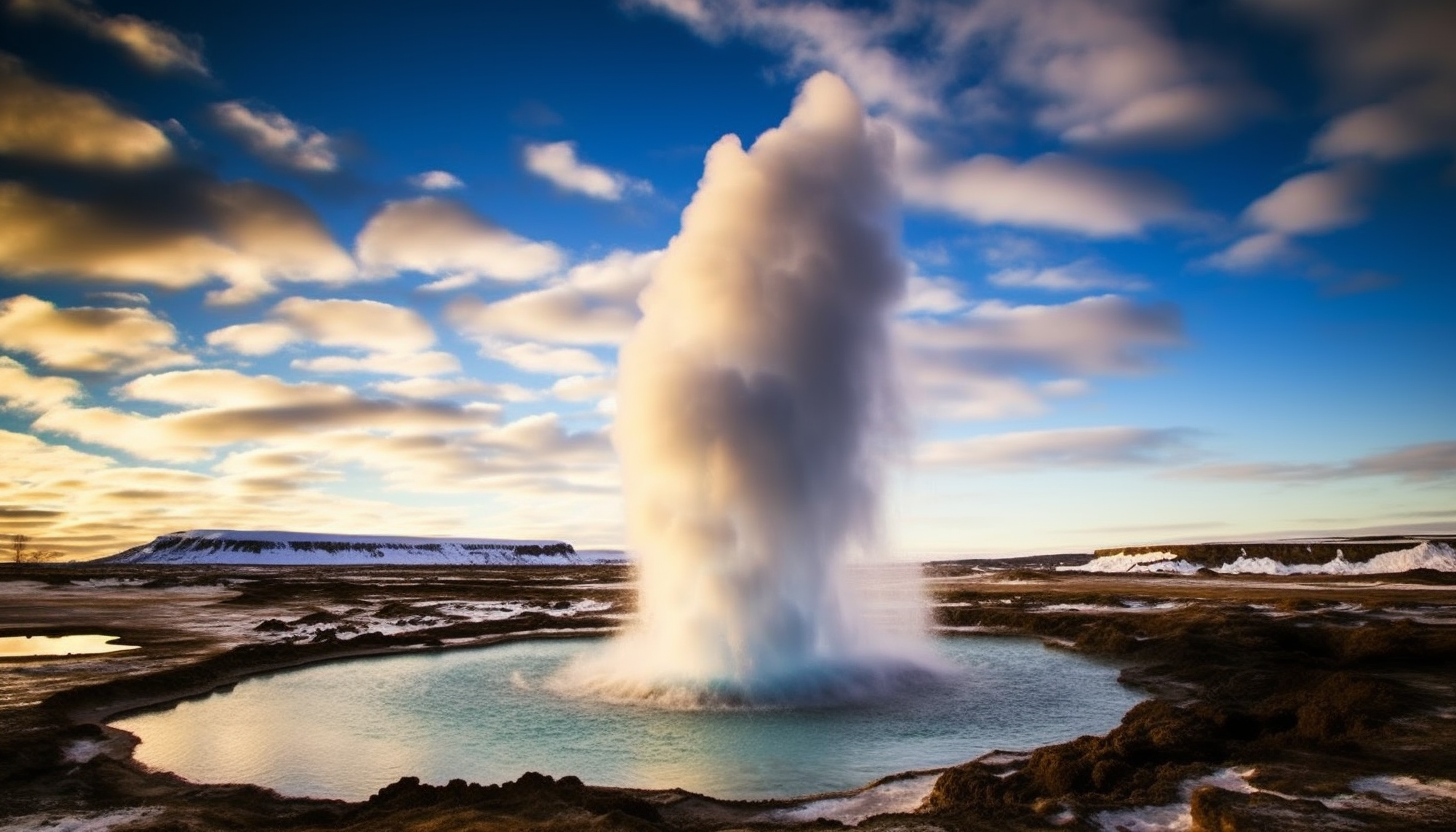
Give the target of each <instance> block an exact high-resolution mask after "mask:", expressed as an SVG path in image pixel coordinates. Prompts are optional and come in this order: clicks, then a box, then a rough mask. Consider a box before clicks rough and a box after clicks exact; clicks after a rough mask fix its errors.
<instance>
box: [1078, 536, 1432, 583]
mask: <svg viewBox="0 0 1456 832" xmlns="http://www.w3.org/2000/svg"><path fill="white" fill-rule="evenodd" d="M1199 568H1200V567H1199V566H1197V565H1196V564H1192V563H1189V562H1188V561H1186V560H1181V559H1179V558H1178V557H1177V556H1176V555H1174V554H1172V553H1171V552H1144V553H1141V554H1136V555H1125V554H1119V555H1105V556H1103V557H1100V558H1094V559H1093V560H1091V561H1089V562H1088V563H1087V564H1085V565H1083V566H1059V567H1057V570H1058V571H1061V572H1069V571H1075V572H1112V573H1127V572H1138V573H1144V572H1169V573H1177V574H1185V575H1186V574H1192V573H1194V572H1197V571H1198V570H1199ZM1412 569H1433V570H1436V571H1438V572H1456V549H1452V548H1451V546H1450V545H1449V544H1446V543H1440V542H1435V541H1426V542H1424V543H1421V544H1419V545H1417V546H1413V547H1411V548H1409V549H1401V550H1399V551H1395V552H1385V553H1383V554H1379V555H1376V556H1375V557H1373V558H1371V559H1370V560H1367V561H1361V562H1353V561H1348V560H1345V556H1344V553H1342V552H1337V553H1336V554H1335V557H1334V559H1333V560H1330V561H1327V562H1325V563H1284V562H1282V561H1278V560H1275V559H1274V558H1255V557H1249V556H1248V555H1247V554H1244V555H1241V556H1240V557H1239V558H1238V559H1236V560H1234V561H1233V562H1231V563H1226V564H1223V565H1222V566H1216V567H1213V568H1212V571H1213V572H1216V573H1218V574H1220V575H1385V574H1390V573H1395V572H1408V571H1410V570H1412Z"/></svg>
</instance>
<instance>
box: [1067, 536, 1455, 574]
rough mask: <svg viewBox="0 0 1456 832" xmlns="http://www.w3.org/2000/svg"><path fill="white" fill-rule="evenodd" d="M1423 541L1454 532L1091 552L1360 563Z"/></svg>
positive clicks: (1221, 560) (1216, 562) (1217, 561)
mask: <svg viewBox="0 0 1456 832" xmlns="http://www.w3.org/2000/svg"><path fill="white" fill-rule="evenodd" d="M1427 541H1431V542H1445V543H1448V544H1449V543H1456V536H1440V535H1436V536H1423V537H1342V538H1311V539H1308V540H1275V541H1261V542H1253V543H1163V544H1159V545H1156V546H1119V547H1117V548H1113V549H1098V550H1097V551H1095V552H1094V553H1093V556H1094V557H1099V558H1101V557H1107V556H1109V555H1143V554H1149V553H1153V552H1166V553H1167V554H1169V555H1172V556H1173V557H1175V558H1177V559H1179V560H1182V561H1186V562H1188V563H1191V564H1193V565H1195V566H1207V567H1215V566H1224V565H1227V564H1230V563H1233V562H1234V561H1236V560H1238V559H1239V558H1241V557H1242V558H1269V559H1270V560H1274V561H1278V562H1280V563H1284V564H1288V565H1291V566H1295V565H1314V564H1321V563H1328V562H1330V561H1332V560H1334V559H1335V558H1336V557H1339V556H1343V557H1344V559H1345V560H1346V561H1349V562H1350V563H1364V562H1366V561H1369V560H1370V559H1371V558H1373V557H1375V556H1376V555H1383V554H1385V553H1387V552H1399V551H1402V550H1405V549H1410V548H1413V547H1415V546H1419V545H1420V544H1421V543H1424V542H1427Z"/></svg>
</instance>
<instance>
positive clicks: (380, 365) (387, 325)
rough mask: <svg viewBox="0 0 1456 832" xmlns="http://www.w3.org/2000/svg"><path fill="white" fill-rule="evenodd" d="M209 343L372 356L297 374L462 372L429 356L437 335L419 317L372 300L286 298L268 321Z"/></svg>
mask: <svg viewBox="0 0 1456 832" xmlns="http://www.w3.org/2000/svg"><path fill="white" fill-rule="evenodd" d="M207 343H208V344H210V345H212V346H216V347H223V348H226V349H229V350H232V351H233V352H237V353H241V354H243V355H269V354H272V353H274V352H277V351H278V350H280V349H282V348H283V347H285V346H287V345H289V344H295V343H307V344H310V345H318V346H323V347H338V348H344V349H352V350H362V351H364V352H366V353H368V355H365V356H362V357H361V356H338V355H334V356H322V357H315V358H300V359H296V360H294V362H293V364H292V366H293V367H294V368H295V369H300V370H306V371H309V372H315V373H358V372H364V373H382V374H386V375H407V376H408V375H440V374H443V373H452V372H456V371H458V370H459V369H460V361H459V360H458V359H457V358H455V356H453V355H450V354H449V353H444V352H431V351H427V350H428V349H429V348H430V347H431V346H433V345H434V343H435V331H434V329H433V328H432V327H431V326H430V324H429V322H427V321H426V320H425V319H424V317H423V316H421V315H420V313H418V312H416V311H415V310H413V309H408V308H405V307H401V306H392V305H390V304H387V303H382V302H380V301H373V300H342V299H330V300H313V299H309V298H300V297H293V298H287V299H285V300H283V301H281V302H279V303H278V304H277V305H276V306H274V307H273V308H272V309H271V310H269V312H268V320H265V321H260V322H257V323H250V324H236V325H233V326H229V327H224V328H222V329H218V330H214V331H213V332H210V333H208V335H207Z"/></svg>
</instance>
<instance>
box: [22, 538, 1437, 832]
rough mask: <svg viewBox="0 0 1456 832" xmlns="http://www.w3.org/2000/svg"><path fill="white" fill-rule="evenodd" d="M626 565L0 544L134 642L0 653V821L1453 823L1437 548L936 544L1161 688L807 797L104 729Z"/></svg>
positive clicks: (407, 645)
mask: <svg viewBox="0 0 1456 832" xmlns="http://www.w3.org/2000/svg"><path fill="white" fill-rule="evenodd" d="M630 577H631V576H630V573H629V570H627V569H626V568H624V567H610V566H608V567H601V566H596V567H560V568H554V567H525V568H522V567H497V568H491V567H480V568H451V569H450V570H448V571H444V572H442V571H441V570H439V569H381V568H358V569H350V568H340V567H334V568H320V569H311V568H289V569H265V568H228V567H175V566H173V567H163V568H158V567H86V566H84V565H79V566H63V565H52V566H10V565H5V566H3V567H0V637H9V636H26V635H46V636H59V635H87V634H106V635H111V636H117V637H119V638H120V640H121V642H122V643H125V644H133V645H139V649H136V650H129V651H125V652H117V653H109V654H97V655H78V656H50V657H30V658H24V657H21V658H3V659H0V830H10V829H47V830H73V829H81V828H85V829H87V830H97V829H117V830H143V829H146V830H164V829H165V830H191V829H196V830H203V829H263V828H270V829H271V828H291V829H300V830H326V829H332V830H360V831H361V832H362V831H363V830H385V829H390V830H395V829H403V830H435V829H439V830H445V829H450V830H458V829H582V828H597V829H664V830H666V829H704V830H707V829H729V828H734V829H737V828H764V829H770V828H772V829H783V828H792V827H795V826H803V825H809V826H812V825H814V824H816V823H817V824H818V825H819V826H821V827H831V826H836V825H838V824H840V823H858V824H859V826H860V828H863V829H923V830H933V829H944V830H956V829H967V830H992V829H995V830H1019V829H1049V828H1062V829H1097V830H1117V829H1127V830H1132V831H1133V832H1144V831H1145V830H1178V829H1191V830H1230V831H1232V830H1241V829H1259V830H1278V829H1298V830H1302V829H1351V830H1360V829H1369V830H1386V829H1391V830H1394V829H1431V830H1436V829H1452V828H1456V581H1453V580H1452V578H1451V576H1446V575H1441V574H1436V573H1407V574H1405V575H1400V576H1390V577H1388V578H1380V579H1376V578H1369V577H1362V578H1358V579H1339V578H1310V577H1298V578H1269V577H1258V576H1228V577H1214V576H1204V575H1196V576H1187V577H1164V576H1140V575H1078V574H1074V573H1065V572H1063V573H1056V572H1047V571H1042V570H1018V569H999V570H996V571H982V570H981V569H979V568H977V567H976V566H974V565H965V564H955V565H940V566H932V567H929V568H927V587H928V590H929V592H930V594H931V595H932V598H933V603H934V604H935V605H936V606H935V611H936V614H935V621H936V626H937V627H939V628H942V629H943V630H945V631H949V632H959V633H965V634H970V635H974V634H976V633H982V632H987V633H998V634H1000V633H1012V634H1025V635H1031V636H1035V637H1038V638H1041V639H1043V640H1044V641H1045V642H1046V643H1048V644H1049V645H1052V646H1053V647H1054V648H1056V649H1066V650H1074V651H1079V652H1082V653H1085V654H1088V655H1093V656H1099V657H1102V658H1105V659H1106V660H1108V661H1112V662H1115V663H1117V664H1118V665H1119V666H1121V667H1123V668H1124V670H1123V679H1124V681H1125V682H1127V683H1129V684H1133V685H1136V686H1138V687H1139V688H1141V689H1143V690H1145V691H1147V692H1148V693H1149V694H1151V695H1152V697H1153V699H1152V700H1151V701H1149V702H1145V703H1143V704H1141V705H1139V706H1137V707H1136V708H1134V709H1133V710H1132V711H1131V712H1129V714H1128V715H1127V716H1126V717H1125V718H1124V720H1123V723H1122V725H1121V726H1120V727H1119V728H1117V729H1115V730H1113V731H1112V732H1110V733H1109V734H1107V735H1105V736H1102V737H1084V738H1081V739H1079V740H1076V741H1073V742H1071V743H1065V744H1062V745H1057V746H1049V747H1045V748H1041V749H1008V750H1007V752H1006V753H1001V754H993V755H989V756H987V757H985V758H982V759H981V760H979V761H973V762H968V763H967V764H966V765H963V766H957V767H955V768H952V769H950V770H947V771H945V772H942V773H938V774H934V775H926V774H920V775H917V776H914V777H910V778H906V779H903V780H893V781H892V782H888V783H885V784H882V785H880V786H879V787H877V788H875V789H871V790H868V791H865V792H862V793H859V794H845V795H826V796H822V797H820V798H818V799H816V800H811V801H799V802H788V801H784V802H771V801H770V802H758V803H732V802H723V801H715V800H711V799H708V798H703V797H700V796H696V795H691V794H687V793H685V792H680V791H656V792H648V791H636V790H627V789H599V788H591V787H587V786H583V785H582V784H580V783H579V782H577V781H576V780H575V779H574V778H562V779H560V780H551V779H550V778H545V777H540V776H536V777H532V776H526V777H522V778H521V779H520V780H518V781H516V782H515V783H512V784H506V785H503V786H492V785H471V784H466V783H463V782H458V781H457V782H454V783H451V784H448V785H442V786H430V785H422V784H419V783H418V782H412V781H410V780H409V779H408V778H407V779H405V780H403V781H400V782H399V783H396V784H394V785H393V786H390V787H388V788H386V789H384V790H382V791H381V792H380V793H379V794H376V795H375V796H374V797H372V798H371V799H370V800H369V801H366V802H361V803H352V804H351V803H342V802H338V801H320V800H303V799H287V798H281V797H278V796H277V795H274V794H272V793H270V792H267V791H265V790H262V789H258V788H256V787H251V786H243V785H240V786H199V785H195V784H190V783H187V782H185V781H182V780H180V779H178V778H176V777H174V776H172V775H169V774H166V773H159V772H148V771H146V770H144V769H143V768H142V767H141V766H139V765H138V764H136V763H135V761H133V760H132V759H131V757H130V750H131V744H130V738H129V736H127V735H124V734H121V733H120V732H117V731H115V730H114V729H108V728H104V727H102V723H103V722H104V720H105V719H107V718H109V717H111V716H115V715H116V714H118V713H121V712H125V711H127V710H132V709H136V708H142V707H150V706H158V705H164V704H165V703H167V702H171V701H175V700H176V699H178V698H180V697H185V696H189V695H200V694H204V693H206V692H209V691H211V690H215V689H218V688H220V687H224V686H226V685H228V684H231V683H233V682H236V681H238V680H239V679H242V678H245V677H247V676H249V675H252V674H255V673H260V672H266V671H269V670H275V669H279V668H285V667H294V666H299V665H303V664H309V663H312V662H319V661H328V660H332V659H337V658H340V657H345V656H358V655H371V654H384V653H396V652H408V651H419V650H440V649H450V648H453V647H456V646H465V645H479V644H488V643H492V642H495V641H500V640H505V639H514V638H539V637H550V636H552V635H557V634H583V633H588V632H609V631H610V630H611V629H613V628H616V627H618V626H620V625H621V623H622V621H623V620H624V619H625V618H626V617H629V616H630V615H631V613H632V598H633V596H632V590H631V584H630ZM927 790H928V794H927ZM884 812H889V814H883V813H884ZM877 813H880V814H877ZM825 816H827V817H829V818H833V820H824V821H815V818H818V817H825ZM806 828H807V826H806Z"/></svg>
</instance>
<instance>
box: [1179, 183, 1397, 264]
mask: <svg viewBox="0 0 1456 832" xmlns="http://www.w3.org/2000/svg"><path fill="white" fill-rule="evenodd" d="M1369 186H1370V177H1369V176H1368V175H1367V174H1366V172H1364V171H1363V170H1360V169H1358V168H1354V167H1338V168H1329V169H1326V170H1317V171H1312V172H1310V173H1303V174H1300V175H1298V176H1295V177H1292V178H1290V179H1287V180H1285V181H1284V182H1283V183H1281V184H1280V185H1279V187H1277V188H1275V189H1274V190H1273V191H1271V192H1269V193H1268V194H1265V195H1264V196H1262V197H1260V198H1258V199H1256V200H1254V202H1253V203H1252V204H1250V205H1249V207H1248V208H1246V209H1244V213H1243V218H1242V219H1243V221H1244V223H1245V224H1247V225H1252V226H1254V227H1256V228H1259V229H1261V230H1260V232H1259V233H1256V234H1253V235H1251V236H1248V237H1245V238H1243V239H1242V240H1239V241H1237V242H1235V243H1233V244H1232V245H1230V246H1229V247H1228V248H1226V249H1224V250H1223V251H1221V252H1218V253H1216V254H1214V255H1212V256H1210V257H1207V258H1205V259H1204V260H1202V261H1201V263H1202V264H1204V265H1209V266H1213V267H1215V268H1221V269H1225V270H1229V271H1251V270H1254V269H1258V268H1262V267H1265V266H1269V265H1271V264H1274V263H1278V262H1281V261H1288V260H1291V259H1293V258H1294V256H1295V255H1296V254H1297V253H1298V249H1297V248H1296V247H1295V245H1294V243H1293V242H1292V240H1291V238H1292V237H1294V236H1297V235H1312V234H1325V233H1328V232H1330V231H1335V230H1338V229H1341V228H1347V227H1349V226H1352V225H1357V224H1359V223H1360V222H1361V221H1362V220H1363V219H1364V218H1365V215H1366V209H1365V206H1364V205H1362V204H1361V203H1360V197H1361V196H1363V195H1364V193H1365V191H1366V190H1368V189H1369Z"/></svg>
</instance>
